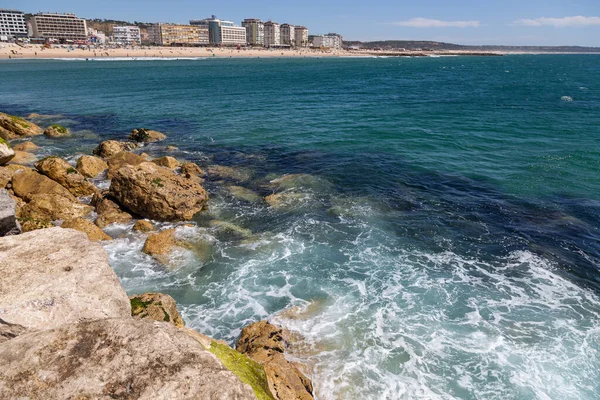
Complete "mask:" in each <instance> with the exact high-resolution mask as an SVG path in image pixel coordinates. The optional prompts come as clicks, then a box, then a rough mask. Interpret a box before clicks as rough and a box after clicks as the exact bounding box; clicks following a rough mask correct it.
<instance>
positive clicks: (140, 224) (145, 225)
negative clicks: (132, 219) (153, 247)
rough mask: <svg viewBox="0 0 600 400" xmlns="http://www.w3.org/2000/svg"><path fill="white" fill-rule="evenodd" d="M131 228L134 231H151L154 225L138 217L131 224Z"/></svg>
mask: <svg viewBox="0 0 600 400" xmlns="http://www.w3.org/2000/svg"><path fill="white" fill-rule="evenodd" d="M133 230H134V231H136V232H152V231H153V230H154V225H152V222H150V221H148V220H145V219H140V220H139V221H137V222H136V223H135V225H133Z"/></svg>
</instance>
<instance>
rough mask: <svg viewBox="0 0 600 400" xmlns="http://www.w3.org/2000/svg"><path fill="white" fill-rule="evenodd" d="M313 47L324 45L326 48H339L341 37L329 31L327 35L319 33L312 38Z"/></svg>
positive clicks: (340, 46)
mask: <svg viewBox="0 0 600 400" xmlns="http://www.w3.org/2000/svg"><path fill="white" fill-rule="evenodd" d="M313 46H314V47H324V48H328V49H341V48H342V37H341V36H340V35H337V34H335V33H329V34H327V35H319V36H315V37H314V38H313Z"/></svg>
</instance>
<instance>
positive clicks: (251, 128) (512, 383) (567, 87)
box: [0, 55, 600, 400]
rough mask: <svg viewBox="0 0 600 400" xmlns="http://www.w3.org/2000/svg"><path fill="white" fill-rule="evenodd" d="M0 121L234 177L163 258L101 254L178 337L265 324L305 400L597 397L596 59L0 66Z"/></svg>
mask: <svg viewBox="0 0 600 400" xmlns="http://www.w3.org/2000/svg"><path fill="white" fill-rule="evenodd" d="M0 111H2V112H6V113H10V114H15V115H20V116H27V115H28V114H30V113H38V114H43V115H44V116H42V117H38V119H37V120H35V119H34V120H35V121H38V122H39V123H40V124H42V125H43V124H50V123H60V124H62V125H65V126H67V127H69V128H70V129H71V130H72V131H73V136H72V137H71V138H69V139H62V140H61V139H54V140H52V139H46V138H44V137H37V138H35V139H34V142H35V143H37V144H39V145H41V146H43V151H42V155H44V154H56V155H61V156H65V157H67V159H69V160H70V161H71V162H74V160H75V159H76V157H77V156H78V155H81V154H85V153H89V152H90V151H91V150H92V149H93V148H94V147H95V146H96V145H97V144H98V143H99V142H100V141H103V140H107V139H123V140H124V139H126V138H127V136H128V134H129V132H130V131H131V130H132V129H133V128H137V127H146V128H150V129H155V130H159V131H161V132H164V133H166V134H167V135H168V139H167V140H166V141H165V142H161V143H159V144H152V145H149V146H147V147H145V148H144V149H143V151H145V152H147V153H149V154H151V155H155V156H159V155H167V154H168V155H172V156H174V157H176V158H179V159H186V160H189V161H194V162H197V163H198V164H199V165H200V166H201V167H203V168H207V167H208V166H210V165H224V166H230V167H234V168H236V170H235V171H237V172H238V175H241V177H240V178H239V179H237V180H236V179H234V180H230V179H222V178H212V179H208V180H207V182H206V183H205V185H206V188H207V190H208V191H209V192H210V196H211V199H210V202H209V209H208V210H207V211H206V212H205V213H204V215H202V216H200V217H198V220H197V226H188V227H181V228H180V229H179V231H178V232H180V233H179V235H182V236H184V237H187V238H188V239H189V240H191V241H196V242H197V243H200V244H199V245H198V248H195V249H194V250H193V251H192V250H189V249H185V250H184V249H182V250H179V251H177V252H176V253H175V254H174V255H173V263H172V264H171V265H170V266H169V267H165V266H164V265H162V264H159V263H157V262H156V261H155V260H153V259H152V258H150V257H149V256H147V255H145V254H143V253H141V251H140V250H141V248H142V246H143V243H144V235H143V234H140V233H132V232H131V229H130V228H131V225H127V226H126V225H114V226H111V227H109V228H108V230H107V232H108V233H109V234H111V235H112V236H113V237H115V240H113V241H111V242H106V243H105V244H104V247H105V248H106V250H107V252H108V254H109V258H110V262H111V265H112V266H113V268H114V269H115V271H116V272H117V274H118V276H119V278H120V279H121V282H122V284H123V286H124V287H125V289H126V291H127V292H128V294H135V293H144V292H148V291H154V292H163V293H167V294H169V295H171V296H173V297H174V298H175V300H176V301H177V304H178V306H179V310H180V312H181V314H182V316H183V318H184V320H185V322H186V324H187V326H188V327H191V328H194V329H197V330H199V331H200V332H202V333H205V334H207V335H211V336H213V337H214V338H216V339H222V340H225V341H227V342H228V343H229V344H230V345H232V346H235V343H236V341H237V339H238V337H239V335H240V332H241V329H242V328H243V327H244V326H246V325H248V324H250V323H252V322H255V321H259V320H263V319H268V320H270V321H272V322H274V323H276V324H279V325H281V326H283V327H285V328H287V329H289V330H290V332H292V333H293V335H294V337H295V338H296V341H295V342H294V343H293V344H291V350H290V353H289V354H288V358H289V359H291V360H292V361H296V362H299V363H301V364H302V365H304V367H303V370H304V371H305V373H306V374H307V376H309V377H310V378H311V379H312V382H313V385H314V391H315V396H316V398H318V399H503V400H508V399H557V400H567V399H600V228H599V227H600V56H599V55H508V56H504V57H439V58H316V59H315V58H313V59H286V58H280V59H264V58H263V59H189V60H186V59H180V60H149V59H141V60H137V61H123V60H118V59H116V60H108V61H102V62H100V61H94V60H89V61H86V60H83V59H82V60H45V61H44V60H4V61H0ZM169 145H171V146H176V147H177V149H172V148H170V149H168V148H167V146H169ZM98 183H99V184H100V185H105V186H107V185H108V182H106V181H102V182H98ZM230 185H235V186H241V187H244V188H246V189H250V190H252V191H254V192H255V193H257V194H258V195H259V196H260V197H264V196H268V195H270V194H272V193H273V192H274V191H279V192H284V193H287V194H291V196H289V197H290V199H291V200H290V201H291V203H289V204H287V205H285V206H283V207H270V206H269V205H267V204H266V203H265V202H264V201H262V199H261V198H258V199H257V198H256V196H254V197H252V198H251V199H248V198H246V199H241V198H240V197H239V196H237V197H235V196H233V195H232V194H231V190H230V189H229V188H228V187H229V186H230ZM246 197H247V196H246ZM210 219H218V220H221V221H226V222H229V223H233V224H236V225H237V226H239V227H242V228H244V229H246V230H249V231H251V234H246V235H244V237H243V238H240V237H239V236H236V235H230V236H228V235H222V234H221V235H219V234H217V233H216V232H215V230H214V229H213V228H211V227H210V225H207V224H206V221H208V220H210ZM158 226H159V227H169V226H172V224H166V223H162V224H158ZM244 232H248V231H244Z"/></svg>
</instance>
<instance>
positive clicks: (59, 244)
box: [0, 228, 131, 398]
mask: <svg viewBox="0 0 600 400" xmlns="http://www.w3.org/2000/svg"><path fill="white" fill-rule="evenodd" d="M0 254H2V258H1V259H0V276H2V279H1V280H0V309H2V319H3V320H5V321H7V322H9V323H12V324H19V325H23V326H24V327H26V328H28V329H54V328H57V327H59V326H63V325H66V324H74V323H77V322H80V321H85V320H90V319H102V318H125V317H129V316H130V313H131V307H130V305H129V299H128V298H127V295H126V294H125V292H124V291H123V289H122V288H121V284H120V283H119V279H118V278H117V275H116V274H115V273H114V271H113V269H112V268H111V267H110V265H109V264H108V256H107V255H106V251H104V249H103V248H102V246H100V245H99V244H96V243H92V242H90V241H89V240H88V239H87V237H86V236H85V235H84V234H83V233H81V232H77V231H75V230H72V229H62V228H50V229H43V230H38V231H35V232H29V233H24V234H22V235H17V236H6V237H3V238H0ZM11 346H12V344H11ZM1 358H2V357H0V359H1ZM20 361H24V359H23V358H20ZM6 362H7V360H6V359H4V361H2V362H0V365H3V366H5V367H6V366H7V365H8V364H6ZM9 369H10V368H9ZM2 371H4V373H6V372H7V368H0V374H2V373H3V372H2ZM4 376H6V375H4ZM0 382H1V379H0ZM1 388H2V385H1V384H0V398H5V397H4V396H3V394H2V392H1V390H2V389H1ZM46 398H48V397H46Z"/></svg>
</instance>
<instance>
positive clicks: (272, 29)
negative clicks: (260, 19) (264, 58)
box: [265, 21, 281, 47]
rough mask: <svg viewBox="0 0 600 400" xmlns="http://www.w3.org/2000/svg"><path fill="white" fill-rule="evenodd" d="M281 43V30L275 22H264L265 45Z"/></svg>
mask: <svg viewBox="0 0 600 400" xmlns="http://www.w3.org/2000/svg"><path fill="white" fill-rule="evenodd" d="M279 45H281V30H280V28H279V24H278V23H277V22H273V21H268V22H265V46H266V47H269V46H279Z"/></svg>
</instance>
